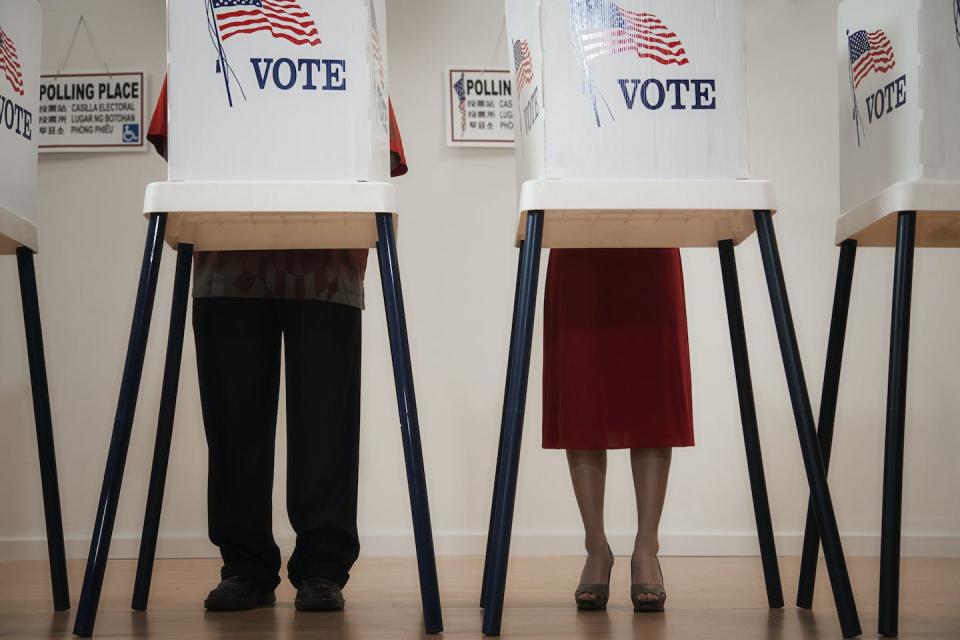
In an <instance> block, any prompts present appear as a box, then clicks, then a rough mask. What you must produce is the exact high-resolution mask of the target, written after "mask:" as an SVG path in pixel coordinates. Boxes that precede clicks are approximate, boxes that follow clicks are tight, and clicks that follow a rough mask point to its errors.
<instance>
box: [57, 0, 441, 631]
mask: <svg viewBox="0 0 960 640" xmlns="http://www.w3.org/2000/svg"><path fill="white" fill-rule="evenodd" d="M385 4H386V3H385V1H384V0H290V1H289V2H284V3H280V4H277V3H273V4H270V3H267V2H265V1H264V0H168V2H167V12H168V15H167V18H168V19H167V24H168V46H169V52H168V61H169V69H168V109H169V140H168V144H169V147H168V152H169V180H168V181H166V182H161V183H154V184H151V185H148V187H147V190H146V195H145V198H144V209H143V212H144V214H145V215H147V216H148V218H149V227H148V232H147V243H146V248H145V250H144V259H143V267H142V271H141V279H140V288H139V291H138V295H137V303H136V309H135V312H134V323H133V328H132V330H131V337H130V344H129V347H128V353H127V360H126V364H125V367H124V374H123V382H122V384H121V392H120V399H119V402H118V405H117V414H116V419H115V423H114V436H113V439H112V441H111V447H110V452H109V454H108V458H107V469H106V474H105V477H104V483H103V490H102V493H101V500H100V506H99V509H98V512H97V517H96V522H95V529H94V533H93V536H92V542H91V547H90V554H89V558H88V562H87V572H86V575H85V578H84V584H83V591H82V593H81V597H80V605H79V608H78V612H77V619H76V624H75V627H74V633H75V634H77V635H80V636H90V635H91V634H92V633H93V628H94V622H95V618H96V613H97V607H98V604H99V596H100V588H101V585H102V582H103V575H104V571H105V569H106V561H107V555H108V553H109V547H110V538H111V536H112V531H113V522H114V518H115V515H116V509H117V496H118V494H119V489H120V484H121V482H122V477H123V465H124V460H125V458H126V452H127V447H128V444H129V438H130V430H131V427H132V422H133V414H134V410H135V407H136V400H137V392H138V388H139V382H140V374H141V370H142V366H143V360H144V351H145V346H146V338H147V333H148V330H149V321H150V314H151V312H152V306H153V297H154V293H155V290H156V279H157V275H158V272H159V263H160V256H161V254H162V248H163V241H164V239H165V240H166V241H167V242H168V243H169V244H170V245H171V246H172V247H174V248H176V249H177V254H178V256H177V269H176V282H175V284H174V300H173V309H172V312H171V324H170V334H169V338H168V344H167V362H166V369H165V373H164V381H163V394H162V396H161V405H160V419H159V421H158V428H157V445H156V449H155V453H154V462H153V471H152V473H151V479H150V491H149V495H148V500H147V508H146V516H145V518H144V531H143V537H142V540H141V549H140V562H139V564H138V568H137V577H136V583H135V587H134V595H133V604H132V606H133V608H134V609H137V610H144V609H146V607H147V601H148V597H149V589H150V578H151V573H152V568H153V560H154V554H155V550H156V543H157V535H158V529H159V520H160V511H161V506H162V500H163V485H164V480H165V476H166V468H167V460H168V457H169V451H170V441H171V437H172V427H173V414H174V407H175V404H176V393H177V378H178V374H179V366H180V356H181V352H182V347H183V333H184V323H185V316H186V307H187V298H188V294H189V287H190V266H191V257H192V254H193V252H194V251H211V250H213V251H230V250H264V249H285V250H289V249H334V248H342V249H362V248H371V247H376V248H377V255H378V259H379V266H380V274H381V280H382V283H383V293H384V302H385V307H386V310H387V324H388V329H389V337H390V346H391V352H392V358H393V364H394V376H395V381H396V391H397V401H398V405H399V409H400V426H401V435H402V438H403V445H404V446H403V449H404V456H405V461H406V469H407V480H408V484H409V490H410V503H411V509H412V512H413V523H414V538H415V543H416V549H417V559H418V567H419V574H420V584H421V594H422V600H423V613H424V629H425V630H426V631H427V633H439V632H440V631H442V629H443V623H442V619H441V611H440V601H439V590H438V587H437V575H436V566H435V562H434V551H433V540H432V533H431V526H430V514H429V507H428V503H427V493H426V480H425V473H424V469H423V456H422V453H421V447H420V435H419V425H418V418H417V410H416V398H415V394H414V388H413V374H412V368H411V365H410V352H409V345H408V341H407V330H406V320H405V312H404V308H403V296H402V292H401V288H400V278H399V266H398V260H397V254H396V241H395V226H396V215H395V214H396V203H395V196H394V191H393V186H392V185H391V184H390V183H389V182H387V179H388V178H389V176H390V152H389V136H390V129H389V127H390V121H389V110H388V93H387V86H388V85H387V40H386V6H385Z"/></svg>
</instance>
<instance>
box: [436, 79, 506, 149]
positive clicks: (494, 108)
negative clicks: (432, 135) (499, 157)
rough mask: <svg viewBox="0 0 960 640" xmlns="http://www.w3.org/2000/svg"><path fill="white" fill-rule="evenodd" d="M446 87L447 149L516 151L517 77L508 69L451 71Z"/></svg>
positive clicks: (446, 80)
mask: <svg viewBox="0 0 960 640" xmlns="http://www.w3.org/2000/svg"><path fill="white" fill-rule="evenodd" d="M445 84H446V89H447V92H446V95H447V122H446V138H447V146H451V147H502V148H511V147H513V142H514V95H513V74H512V73H511V72H510V71H509V70H508V69H492V70H491V69H466V68H455V67H450V68H448V69H447V70H446V77H445Z"/></svg>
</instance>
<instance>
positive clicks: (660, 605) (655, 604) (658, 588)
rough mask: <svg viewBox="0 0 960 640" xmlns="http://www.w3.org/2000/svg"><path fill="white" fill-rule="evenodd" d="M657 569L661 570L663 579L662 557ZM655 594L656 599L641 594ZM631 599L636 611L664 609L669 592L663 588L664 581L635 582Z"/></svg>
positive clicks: (658, 559)
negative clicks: (654, 582)
mask: <svg viewBox="0 0 960 640" xmlns="http://www.w3.org/2000/svg"><path fill="white" fill-rule="evenodd" d="M657 571H658V572H660V579H661V580H663V570H662V569H661V568H660V558H657ZM648 595H654V596H656V597H657V599H656V600H650V599H649V598H641V597H640V596H648ZM630 600H631V601H632V602H633V610H634V611H636V612H638V613H639V612H650V611H663V610H664V609H665V606H664V605H666V603H667V592H666V590H664V588H663V583H660V584H652V583H643V582H641V583H634V584H632V585H630Z"/></svg>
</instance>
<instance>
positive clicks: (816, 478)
mask: <svg viewBox="0 0 960 640" xmlns="http://www.w3.org/2000/svg"><path fill="white" fill-rule="evenodd" d="M772 217H773V214H772V212H770V211H755V212H754V223H755V224H756V227H757V239H758V240H759V243H760V254H761V257H762V258H763V269H764V273H765V274H766V279H767V288H768V289H769V292H770V305H771V306H772V307H773V317H774V321H775V323H776V327H777V335H778V337H779V340H780V354H781V356H782V357H783V368H784V372H785V374H786V378H787V387H788V389H789V391H790V401H791V403H792V405H793V414H794V417H795V419H796V422H797V435H798V436H799V438H800V452H801V454H802V456H803V465H804V468H805V470H806V474H807V482H808V484H809V485H810V493H811V496H812V502H813V509H814V513H815V514H816V517H817V526H818V527H819V529H820V537H821V538H822V540H823V555H824V558H825V559H826V562H827V571H828V573H829V574H830V583H831V585H832V587H833V599H834V601H835V603H836V606H837V615H838V616H839V618H840V628H841V630H842V632H843V636H844V637H845V638H853V637H856V636H859V635H860V634H861V629H860V618H859V615H858V614H857V606H856V602H855V601H854V598H853V589H852V588H851V586H850V576H849V574H848V573H847V563H846V560H845V559H844V556H843V547H842V545H841V543H840V531H839V529H838V528H837V519H836V515H835V514H834V511H833V502H832V501H831V499H830V489H829V487H828V485H827V469H826V467H825V465H824V463H823V456H822V455H821V454H820V444H819V442H818V441H817V430H816V427H815V426H814V423H813V409H811V407H810V396H809V394H808V392H807V383H806V381H805V380H804V376H803V365H802V363H801V361H800V346H799V344H798V343H797V333H796V330H795V329H794V326H793V316H792V314H791V312H790V302H789V300H788V298H787V287H786V283H785V281H784V277H783V266H782V265H781V263H780V252H779V249H778V248H777V238H776V234H775V233H774V230H773V220H772V219H771V218H772Z"/></svg>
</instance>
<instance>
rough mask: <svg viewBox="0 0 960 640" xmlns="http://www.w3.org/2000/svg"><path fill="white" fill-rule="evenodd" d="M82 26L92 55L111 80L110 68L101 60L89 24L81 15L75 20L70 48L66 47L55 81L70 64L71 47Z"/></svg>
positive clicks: (75, 41)
mask: <svg viewBox="0 0 960 640" xmlns="http://www.w3.org/2000/svg"><path fill="white" fill-rule="evenodd" d="M81 25H83V26H84V27H86V31H87V37H88V38H89V40H90V48H92V49H93V54H94V55H95V56H97V60H99V61H100V65H101V66H102V67H103V69H104V71H106V72H107V75H108V76H110V78H113V73H112V72H111V71H110V67H109V66H107V63H106V61H105V60H104V59H103V56H101V55H100V51H99V49H97V42H96V39H95V38H94V37H93V30H92V29H91V28H90V23H88V22H87V19H86V18H85V17H84V15H83V14H82V13H81V14H80V17H79V18H78V19H77V26H76V27H74V29H73V37H72V38H70V46H69V47H67V55H66V56H64V58H63V62H61V63H60V66H59V67H58V68H57V72H56V73H55V74H54V76H53V77H54V78H55V79H59V78H60V75H61V74H62V73H63V70H64V69H65V68H66V66H67V63H68V62H70V55H71V54H72V53H73V47H74V45H75V44H76V43H77V34H79V33H80V26H81Z"/></svg>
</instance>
